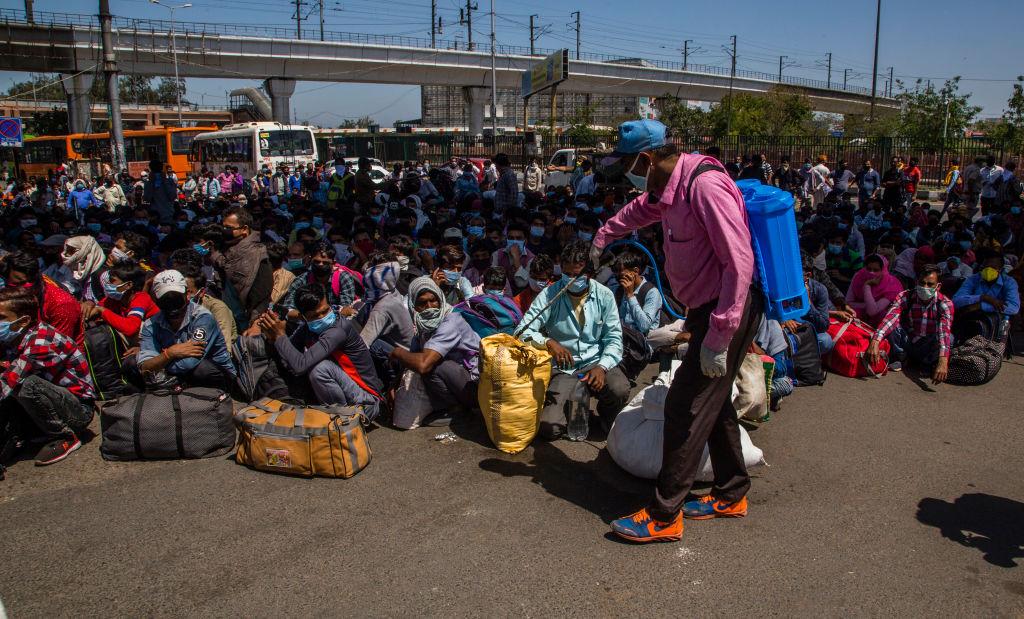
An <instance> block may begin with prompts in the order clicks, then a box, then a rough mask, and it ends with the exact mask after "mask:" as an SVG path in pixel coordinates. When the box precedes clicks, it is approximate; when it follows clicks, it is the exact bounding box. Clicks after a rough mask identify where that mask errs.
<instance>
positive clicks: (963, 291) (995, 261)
mask: <svg viewBox="0 0 1024 619" xmlns="http://www.w3.org/2000/svg"><path fill="white" fill-rule="evenodd" d="M1003 265H1004V260H1003V255H1002V254H1001V253H999V252H995V251H992V250H979V251H978V272H977V273H975V274H974V275H972V276H970V277H968V278H967V279H966V280H964V283H963V285H962V286H960V290H958V291H957V293H956V295H954V296H953V305H955V306H956V324H955V325H954V327H953V331H954V332H955V333H956V336H957V341H960V342H964V341H967V340H969V339H970V338H972V337H974V336H975V335H983V336H985V337H988V338H991V337H994V336H995V335H996V333H997V330H998V328H999V325H1000V323H1002V321H1003V318H1004V317H1007V316H1016V315H1017V313H1018V312H1019V311H1020V293H1019V291H1018V288H1017V282H1016V281H1015V280H1014V279H1013V278H1012V277H1010V276H1009V275H1007V274H1005V273H1003Z"/></svg>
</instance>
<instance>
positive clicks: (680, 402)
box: [648, 287, 764, 522]
mask: <svg viewBox="0 0 1024 619" xmlns="http://www.w3.org/2000/svg"><path fill="white" fill-rule="evenodd" d="M717 304H718V300H717V299H716V300H714V301H711V302H710V303H707V304H705V305H702V306H700V307H698V308H697V309H694V310H691V311H690V314H689V315H688V316H687V319H686V330H687V331H689V332H690V333H691V334H692V335H691V337H690V346H689V348H688V349H687V351H686V357H684V358H683V365H682V366H681V367H680V368H679V369H678V370H677V371H676V374H675V376H674V377H673V378H672V385H671V386H670V387H669V390H668V395H667V396H666V398H665V429H664V445H663V448H662V463H661V472H660V473H659V474H658V485H657V489H656V491H655V495H654V500H653V501H652V502H651V504H650V506H649V508H648V511H649V513H650V514H651V516H652V517H653V518H655V519H656V520H661V521H666V522H667V521H669V520H672V519H674V518H675V516H676V514H678V513H679V510H680V509H682V506H683V502H684V501H685V500H686V495H687V494H688V493H689V492H690V487H691V486H693V480H694V477H695V476H696V475H697V467H698V466H699V465H700V459H701V455H703V453H704V445H705V444H707V446H708V451H709V452H710V456H711V466H712V467H713V468H714V471H715V480H714V486H713V487H712V489H711V493H712V495H714V497H715V498H716V499H718V500H720V501H726V502H734V501H738V500H740V499H741V498H743V497H744V496H745V495H746V494H747V491H748V490H749V489H750V477H749V476H748V475H747V467H746V465H745V464H744V463H743V448H742V446H741V444H740V431H739V423H738V421H737V420H736V409H735V408H734V407H733V405H732V385H733V382H735V380H736V374H737V373H738V372H739V369H740V364H741V363H742V361H743V357H744V355H745V354H746V352H747V349H748V348H750V343H751V342H752V341H753V340H754V334H755V333H756V332H757V327H758V325H759V324H760V322H761V315H762V314H763V313H764V297H763V296H762V293H761V292H760V290H757V289H756V288H753V287H752V288H751V290H750V292H749V294H748V295H747V301H746V304H745V305H744V307H743V315H742V317H741V318H740V324H739V327H738V328H737V330H736V333H735V334H734V335H733V338H732V341H731V342H729V353H728V356H727V361H726V371H725V376H722V377H721V378H708V377H707V376H705V375H704V374H703V373H702V372H701V371H700V349H701V346H702V344H703V343H704V337H705V336H706V335H707V332H708V321H709V319H710V317H711V312H712V311H714V309H715V307H716V305H717Z"/></svg>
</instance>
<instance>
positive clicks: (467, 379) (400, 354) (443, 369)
mask: <svg viewBox="0 0 1024 619" xmlns="http://www.w3.org/2000/svg"><path fill="white" fill-rule="evenodd" d="M406 302H407V308H408V312H409V315H410V316H411V317H412V321H413V324H415V326H416V337H415V339H414V340H413V345H412V347H411V348H410V349H408V350H407V349H404V348H401V347H395V348H394V350H392V351H391V356H390V359H391V361H392V362H394V363H396V364H398V365H399V366H400V367H402V368H404V369H408V370H411V371H413V372H415V373H417V374H419V375H420V376H422V377H423V386H424V388H425V389H426V392H427V395H428V396H429V398H430V403H431V405H432V408H433V412H432V413H431V415H430V416H429V417H427V418H426V419H424V420H423V423H422V425H425V426H443V425H448V424H450V423H451V421H452V418H453V417H454V414H455V412H456V409H459V408H461V409H463V411H464V412H466V411H471V410H474V409H476V408H477V397H476V394H477V388H478V386H479V383H480V366H479V351H480V336H479V335H477V334H476V332H475V331H473V329H472V328H471V327H470V326H469V323H467V322H466V321H465V319H463V318H462V315H461V314H459V313H458V312H453V311H452V306H451V304H449V303H448V301H447V300H446V299H445V293H444V292H443V291H442V290H441V288H440V287H439V286H438V285H437V283H436V282H435V280H434V279H433V278H431V277H427V276H423V277H418V278H416V279H414V280H413V281H412V282H410V283H409V294H408V296H407V301H406Z"/></svg>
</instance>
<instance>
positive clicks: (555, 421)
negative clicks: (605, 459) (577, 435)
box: [539, 366, 629, 440]
mask: <svg viewBox="0 0 1024 619" xmlns="http://www.w3.org/2000/svg"><path fill="white" fill-rule="evenodd" d="M579 382H580V379H578V378H576V376H575V375H573V374H563V373H562V372H554V373H553V376H552V377H551V382H550V383H549V384H548V390H547V392H546V393H545V394H544V408H543V409H542V410H541V412H540V429H539V434H540V436H541V438H545V439H548V440H554V439H557V438H559V437H560V436H562V435H563V434H565V430H566V427H567V425H568V423H569V407H570V406H573V404H574V403H573V402H572V401H571V400H570V397H571V396H572V392H573V390H575V389H576V385H578V384H579ZM587 391H589V392H590V395H591V396H594V397H595V398H597V414H598V415H599V416H600V417H601V423H602V424H604V427H605V429H606V430H607V429H609V428H611V427H612V422H613V421H615V417H616V416H618V414H619V413H620V412H622V408H623V407H624V406H625V405H626V402H628V401H629V379H628V378H626V375H625V374H623V373H622V370H620V369H619V368H618V366H616V367H614V368H612V369H610V370H608V372H607V373H606V374H605V379H604V388H603V389H601V390H600V391H597V392H595V391H594V390H593V389H590V388H589V387H587Z"/></svg>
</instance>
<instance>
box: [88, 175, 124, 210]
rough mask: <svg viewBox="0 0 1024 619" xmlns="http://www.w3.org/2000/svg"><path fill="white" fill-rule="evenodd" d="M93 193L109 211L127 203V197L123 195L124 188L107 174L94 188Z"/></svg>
mask: <svg viewBox="0 0 1024 619" xmlns="http://www.w3.org/2000/svg"><path fill="white" fill-rule="evenodd" d="M95 194H96V197H97V199H99V200H100V201H101V202H102V203H103V206H104V207H106V209H107V211H109V212H111V213H113V212H115V211H117V209H119V208H121V207H122V206H124V205H126V204H128V197H127V196H125V195H124V190H123V189H121V186H120V185H118V184H116V183H115V182H114V179H113V178H111V177H109V176H108V177H106V178H105V179H103V184H102V185H100V186H99V187H97V188H96V191H95Z"/></svg>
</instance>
